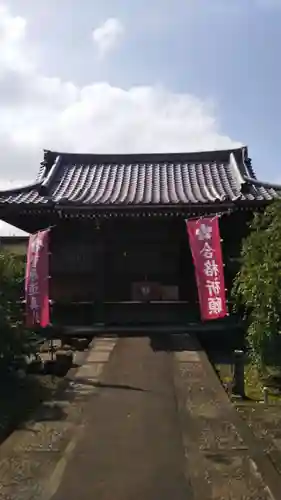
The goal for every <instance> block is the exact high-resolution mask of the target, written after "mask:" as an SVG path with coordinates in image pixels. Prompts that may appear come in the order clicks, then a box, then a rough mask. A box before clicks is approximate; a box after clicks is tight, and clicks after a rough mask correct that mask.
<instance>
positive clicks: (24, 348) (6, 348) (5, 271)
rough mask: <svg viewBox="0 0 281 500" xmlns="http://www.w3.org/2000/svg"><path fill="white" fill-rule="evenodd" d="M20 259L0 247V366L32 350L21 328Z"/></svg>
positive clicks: (22, 274) (21, 283) (22, 323)
mask: <svg viewBox="0 0 281 500" xmlns="http://www.w3.org/2000/svg"><path fill="white" fill-rule="evenodd" d="M24 267H25V266H24V262H23V260H22V259H21V258H20V257H19V256H17V255H14V254H12V253H10V252H7V251H5V250H1V251H0V368H1V370H3V369H4V370H7V369H8V368H9V369H10V368H11V367H12V366H13V364H14V362H15V360H20V359H24V357H25V355H28V354H30V352H31V337H32V336H33V334H31V333H30V332H29V331H28V330H26V329H25V328H24V318H23V307H22V304H21V298H22V296H23V283H24Z"/></svg>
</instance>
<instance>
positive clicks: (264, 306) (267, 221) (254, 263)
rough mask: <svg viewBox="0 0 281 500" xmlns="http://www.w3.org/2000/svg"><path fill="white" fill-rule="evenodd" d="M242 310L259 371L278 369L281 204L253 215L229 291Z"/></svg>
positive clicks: (280, 352)
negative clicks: (270, 367) (273, 365)
mask: <svg viewBox="0 0 281 500" xmlns="http://www.w3.org/2000/svg"><path fill="white" fill-rule="evenodd" d="M232 293H233V296H234V298H235V300H236V306H237V307H238V308H239V307H240V306H242V307H243V309H244V311H245V316H246V319H247V323H248V330H247V340H248V344H249V347H250V353H251V356H252V359H253V361H254V362H255V364H256V365H257V366H258V367H259V368H263V367H264V366H265V365H267V364H275V365H279V366H280V365H281V345H280V341H281V336H280V333H281V202H280V201H277V202H275V203H273V204H271V205H270V206H268V207H267V208H266V210H265V211H264V212H263V213H259V214H255V216H254V218H253V221H252V222H251V224H250V234H249V235H248V237H247V238H246V239H245V240H244V242H243V246H242V263H241V268H240V271H239V272H238V274H237V275H236V278H235V280H234V286H233V290H232Z"/></svg>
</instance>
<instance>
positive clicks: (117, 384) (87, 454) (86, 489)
mask: <svg viewBox="0 0 281 500" xmlns="http://www.w3.org/2000/svg"><path fill="white" fill-rule="evenodd" d="M87 420H88V424H87V427H86V428H85V431H84V434H83V437H82V439H81V440H80V441H79V443H78V445H77V447H76V448H75V451H74V453H73V458H72V459H71V461H70V463H69V465H68V467H67V469H66V473H65V475H64V477H63V480H62V483H61V485H60V487H59V489H58V491H57V493H56V494H55V496H54V497H53V498H54V500H65V499H66V498H67V499H68V500H72V499H73V500H77V499H79V500H89V499H90V498H97V499H99V500H112V499H114V500H129V499H134V500H144V499H146V500H160V499H161V500H171V499H173V498H174V499H177V500H188V499H191V498H192V496H191V490H190V487H189V485H188V482H187V480H186V478H185V465H184V451H183V447H182V441H181V431H180V428H179V421H178V414H177V407H176V398H175V392H174V382H173V358H172V356H171V355H170V354H169V353H167V352H153V350H152V348H151V346H150V344H149V340H148V339H147V338H131V339H122V340H119V341H118V344H117V346H116V347H115V350H114V351H113V354H112V357H111V360H110V363H109V364H108V366H107V368H106V369H105V371H104V374H103V376H102V378H101V387H100V391H99V396H98V397H95V398H93V400H92V402H91V403H89V405H88V419H87Z"/></svg>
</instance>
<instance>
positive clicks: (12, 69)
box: [0, 8, 239, 232]
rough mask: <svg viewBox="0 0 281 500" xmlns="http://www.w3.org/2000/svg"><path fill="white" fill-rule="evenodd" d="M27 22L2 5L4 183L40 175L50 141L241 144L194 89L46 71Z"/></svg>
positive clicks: (69, 145)
mask: <svg viewBox="0 0 281 500" xmlns="http://www.w3.org/2000/svg"><path fill="white" fill-rule="evenodd" d="M25 26H26V23H25V21H24V19H22V18H19V17H13V16H12V15H11V14H10V12H9V11H8V10H7V9H5V8H0V44H1V47H0V54H1V57H0V152H1V162H0V189H1V187H2V188H3V187H5V186H4V184H5V183H7V181H13V182H15V181H17V179H21V181H20V184H22V182H23V181H24V179H26V180H30V179H33V178H34V177H35V175H36V173H37V170H38V167H39V163H40V161H41V160H42V149H43V148H46V149H53V150H63V151H67V150H69V151H73V152H83V151H84V152H97V153H99V152H115V153H126V152H163V151H164V152H172V151H174V152H179V151H192V150H204V149H205V150H208V149H219V148H229V147H233V146H238V145H239V144H238V143H237V142H234V141H232V140H231V139H230V138H229V137H228V136H226V135H224V134H222V133H221V131H220V128H219V125H218V120H217V116H216V110H215V108H214V106H213V105H212V104H210V103H209V102H204V101H203V100H201V99H199V98H198V97H196V96H194V95H190V94H184V93H181V94H180V93H174V92H171V91H169V90H167V89H165V88H163V87H161V86H146V87H132V88H129V89H127V90H125V89H122V88H117V87H113V86H111V85H110V84H109V83H106V82H99V83H97V82H94V83H91V84H89V85H87V86H84V87H82V86H78V85H75V84H74V83H73V82H64V81H62V80H61V79H60V78H49V77H46V76H45V75H43V74H41V72H40V71H39V70H38V69H37V68H36V65H35V64H34V63H33V61H32V60H31V59H30V56H29V54H28V49H27V47H26V46H25V38H24V34H25ZM2 43H3V45H2ZM1 179H2V181H1ZM2 229H3V227H1V225H0V232H1V230H2Z"/></svg>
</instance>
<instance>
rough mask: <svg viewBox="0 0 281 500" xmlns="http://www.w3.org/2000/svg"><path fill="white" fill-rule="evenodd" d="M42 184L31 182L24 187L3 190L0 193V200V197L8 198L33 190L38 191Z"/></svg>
mask: <svg viewBox="0 0 281 500" xmlns="http://www.w3.org/2000/svg"><path fill="white" fill-rule="evenodd" d="M41 184H42V181H40V182H33V183H32V184H26V185H25V186H21V187H15V188H11V189H4V190H3V191H0V198H1V197H2V196H10V195H14V194H21V193H27V192H29V191H33V190H36V191H37V190H38V189H39V188H40V186H41Z"/></svg>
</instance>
